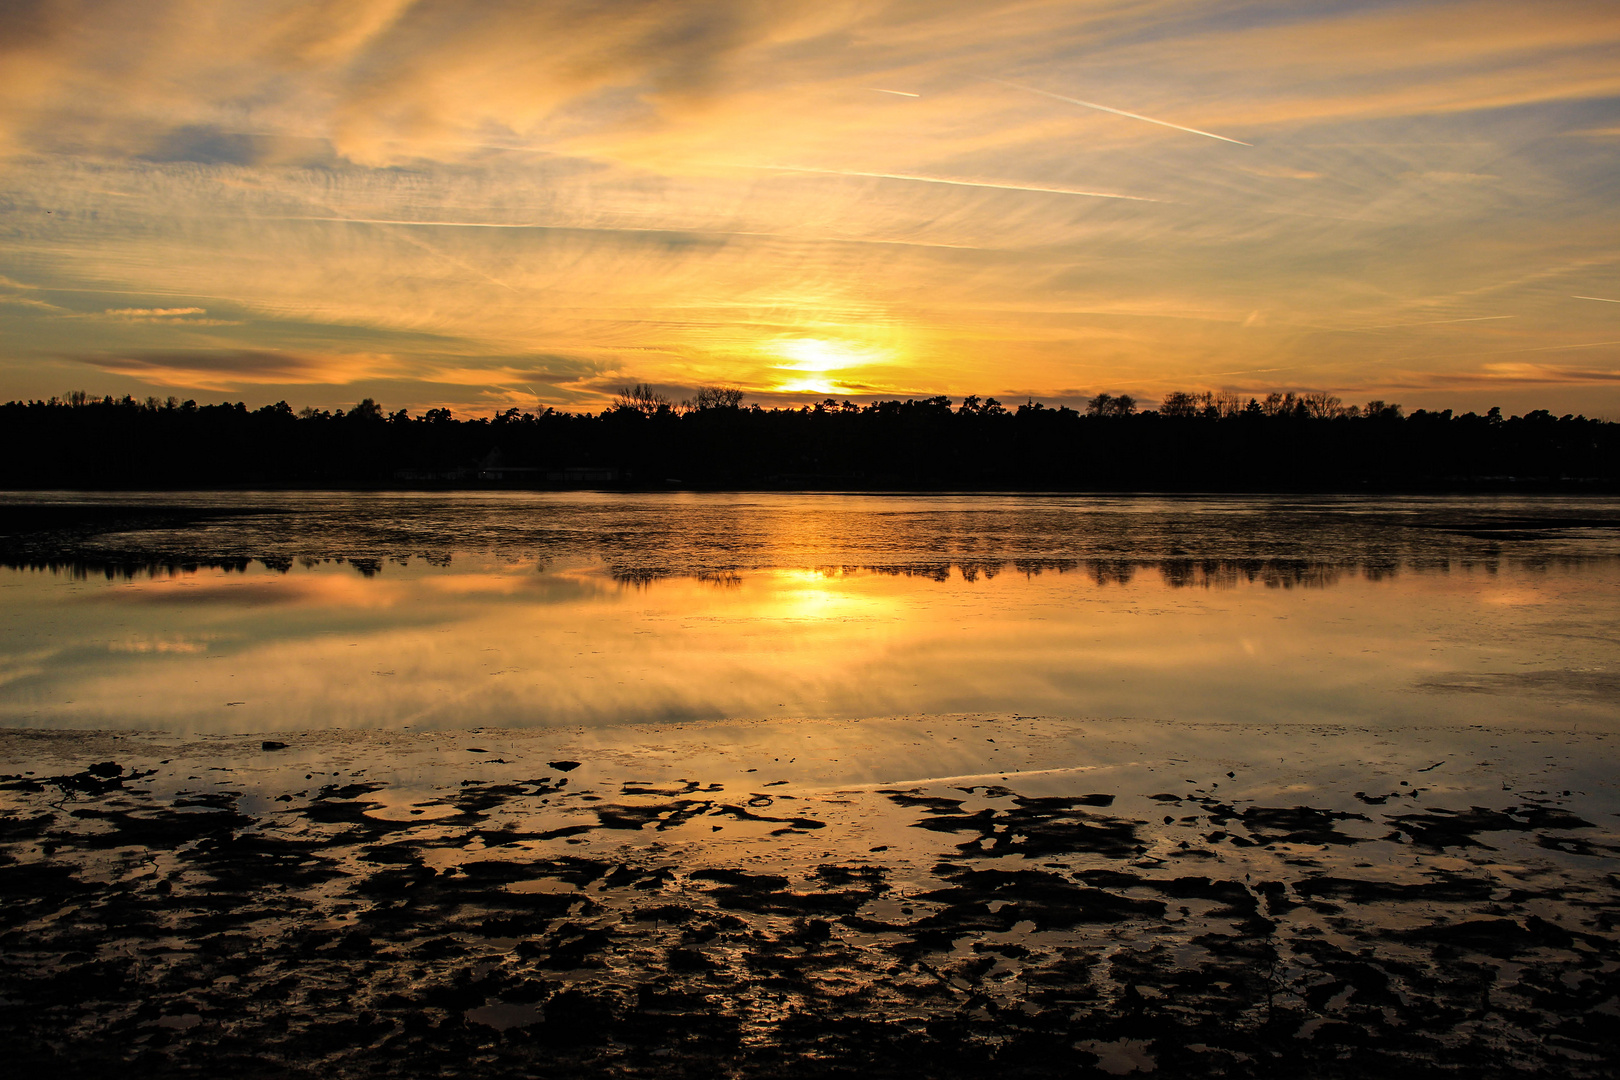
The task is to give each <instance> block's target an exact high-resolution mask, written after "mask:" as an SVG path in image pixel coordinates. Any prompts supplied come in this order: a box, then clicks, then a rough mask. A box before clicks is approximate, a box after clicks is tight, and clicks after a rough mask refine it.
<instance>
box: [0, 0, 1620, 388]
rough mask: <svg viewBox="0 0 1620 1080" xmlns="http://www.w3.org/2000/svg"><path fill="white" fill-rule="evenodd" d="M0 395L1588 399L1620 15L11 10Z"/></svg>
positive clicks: (1618, 248)
mask: <svg viewBox="0 0 1620 1080" xmlns="http://www.w3.org/2000/svg"><path fill="white" fill-rule="evenodd" d="M0 236H3V240H0V399H12V398H31V397H49V396H51V395H59V394H64V393H66V392H67V391H69V390H74V389H80V388H82V389H86V390H89V391H91V392H92V393H96V394H102V393H112V394H115V395H122V394H126V393H128V394H133V395H135V396H137V397H145V396H147V395H156V396H158V397H167V396H168V395H171V394H173V395H177V396H180V397H194V398H197V399H198V400H200V401H219V400H224V399H227V398H228V399H230V400H233V401H234V400H244V401H246V402H247V403H248V404H249V405H250V406H253V407H256V406H258V405H262V404H265V403H268V402H273V401H276V400H278V399H286V400H287V401H289V402H290V403H292V405H293V406H294V407H295V408H298V407H301V406H304V405H314V406H320V407H327V408H332V407H338V406H344V407H346V406H348V405H350V404H352V403H353V402H355V401H357V400H359V399H360V398H361V397H368V396H369V397H373V398H376V399H378V400H379V401H381V402H382V403H383V404H384V406H385V407H388V408H390V409H394V408H400V407H407V408H410V409H411V410H413V411H418V410H420V409H424V408H428V407H432V406H440V405H447V406H449V407H451V408H453V409H455V410H456V411H457V412H458V414H468V413H470V414H473V415H488V414H489V413H490V412H491V411H494V410H498V409H505V408H508V407H511V406H518V407H521V408H524V409H533V408H535V407H536V406H537V405H553V406H556V407H559V408H566V409H574V410H579V409H587V408H589V409H596V408H600V407H601V406H602V405H603V404H604V403H605V402H606V401H608V400H609V399H611V397H612V395H613V393H614V392H615V391H616V390H618V389H619V388H620V387H623V386H625V385H627V384H630V383H636V382H648V383H652V384H654V385H655V386H657V387H658V388H659V389H660V390H662V391H664V392H665V393H668V394H669V395H670V396H671V397H673V398H676V399H677V400H678V399H680V398H682V397H686V396H690V395H691V393H692V391H693V390H694V388H696V387H698V386H702V385H716V384H725V385H732V386H737V387H740V388H742V389H743V390H744V391H746V393H747V398H748V400H750V401H759V402H761V403H764V404H767V405H769V404H773V403H798V402H803V401H808V400H814V399H818V398H821V397H825V396H829V395H831V396H837V397H839V398H845V397H850V398H855V399H857V400H860V399H865V398H870V397H873V396H884V397H894V396H917V395H930V394H948V395H951V396H953V397H957V398H959V397H961V396H963V395H965V394H979V395H995V396H997V397H1000V398H1002V399H1003V400H1004V401H1014V400H1016V401H1022V400H1024V398H1026V397H1029V396H1033V397H1036V398H1039V399H1042V400H1045V401H1047V402H1048V403H1054V404H1055V403H1058V402H1064V403H1068V404H1076V403H1078V402H1080V401H1082V400H1083V399H1084V398H1086V397H1088V396H1090V395H1092V394H1095V393H1098V392H1100V391H1108V392H1114V393H1118V392H1128V393H1132V394H1135V395H1137V396H1139V397H1142V398H1146V399H1149V400H1156V399H1157V398H1158V397H1159V396H1160V395H1161V394H1163V393H1164V392H1166V391H1168V390H1177V389H1186V390H1205V389H1208V390H1227V391H1234V392H1237V393H1240V394H1243V395H1245V396H1247V395H1249V394H1253V393H1260V394H1263V393H1264V392H1265V391H1267V390H1271V389H1280V390H1290V389H1291V390H1297V391H1306V390H1326V391H1332V392H1335V393H1338V394H1340V395H1341V396H1343V397H1344V399H1345V400H1346V401H1347V402H1351V401H1353V402H1358V403H1359V402H1364V401H1366V400H1367V399H1369V398H1384V399H1387V400H1391V401H1400V402H1402V403H1404V404H1405V405H1406V406H1407V407H1408V408H1409V409H1410V408H1414V407H1418V406H1424V407H1430V408H1442V407H1452V408H1457V409H1459V410H1461V409H1479V410H1483V409H1485V408H1488V407H1489V406H1491V405H1501V406H1502V407H1503V408H1504V409H1505V410H1507V411H1509V412H1518V411H1524V410H1527V409H1532V408H1543V407H1544V408H1550V409H1552V410H1553V411H1554V412H1558V413H1563V412H1584V413H1586V414H1588V415H1600V416H1607V417H1610V418H1620V4H1616V3H1614V2H1613V0H1601V2H1593V3H1573V2H1564V0H1551V2H1545V3H1538V4H1526V3H1523V2H1510V3H1482V2H1472V0H1460V2H1449V3H1439V2H1436V3H1423V2H1416V0H1401V2H1398V3H1396V2H1391V3H1373V2H1360V3H1356V2H1332V0H1322V2H1313V3H1300V2H1298V0H1294V2H1272V3H1266V2H1253V3H1245V2H1231V3H1213V2H1193V0H1064V2H1044V0H977V2H956V0H926V2H924V0H896V2H889V3H881V2H870V3H858V2H840V0H530V2H518V0H138V2H137V0H10V2H7V3H4V4H0Z"/></svg>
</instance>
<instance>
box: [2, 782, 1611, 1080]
mask: <svg viewBox="0 0 1620 1080" xmlns="http://www.w3.org/2000/svg"><path fill="white" fill-rule="evenodd" d="M182 764H184V763H176V764H175V765H174V766H173V768H174V769H175V770H177V771H176V772H175V773H173V774H172V775H171V774H167V773H160V774H157V775H155V776H154V773H152V772H146V773H137V772H135V771H132V770H130V769H128V768H126V767H124V766H123V765H120V764H119V763H117V762H91V763H90V764H89V765H87V766H86V767H84V768H81V769H75V770H71V771H67V772H64V773H63V774H62V775H60V776H53V777H49V778H35V777H31V776H27V775H13V776H9V777H7V778H4V779H3V780H0V790H3V791H4V793H5V795H6V797H7V799H8V800H9V801H8V803H7V807H8V809H7V810H6V811H5V812H4V813H3V814H0V894H3V895H4V897H5V903H4V904H3V905H0V1036H3V1037H4V1039H5V1044H6V1046H7V1048H8V1055H9V1058H10V1061H9V1063H8V1064H9V1066H10V1072H11V1074H12V1075H18V1076H44V1075H59V1076H79V1075H108V1076H121V1077H158V1076H161V1077H164V1078H165V1080H167V1078H170V1077H174V1076H186V1075H210V1076H215V1075H236V1076H241V1077H244V1078H258V1077H285V1076H294V1075H321V1076H330V1077H335V1078H339V1080H346V1078H349V1077H356V1078H358V1077H373V1076H385V1077H386V1076H447V1075H478V1076H491V1077H508V1076H511V1077H518V1076H522V1077H535V1076H542V1077H649V1078H651V1077H659V1078H664V1077H676V1078H680V1077H694V1078H695V1077H704V1078H709V1077H714V1076H730V1077H775V1076H794V1077H798V1076H835V1075H837V1076H849V1075H856V1074H859V1075H862V1076H871V1077H901V1076H904V1077H908V1078H911V1077H947V1078H955V1077H980V1076H1006V1077H1046V1076H1051V1075H1057V1074H1062V1075H1072V1076H1077V1077H1092V1078H1096V1077H1103V1076H1110V1075H1121V1074H1123V1073H1125V1072H1126V1071H1129V1070H1136V1071H1139V1072H1140V1071H1143V1070H1152V1072H1153V1074H1154V1075H1167V1076H1168V1075H1185V1076H1219V1075H1227V1076H1275V1077H1284V1076H1287V1077H1292V1076H1324V1077H1374V1076H1377V1077H1382V1076H1386V1075H1388V1076H1406V1075H1428V1074H1433V1073H1436V1072H1437V1071H1443V1070H1451V1071H1455V1072H1457V1073H1458V1074H1459V1075H1468V1076H1481V1077H1492V1078H1495V1077H1504V1078H1505V1077H1528V1076H1560V1077H1578V1078H1588V1077H1590V1078H1596V1077H1604V1076H1609V1075H1613V1070H1614V1066H1615V1064H1616V1063H1617V1062H1620V1044H1617V1038H1620V1025H1616V1024H1614V1023H1613V1018H1614V1012H1615V1002H1616V1001H1617V1000H1620V974H1617V973H1620V935H1617V930H1616V928H1617V925H1620V900H1617V899H1616V897H1617V895H1620V891H1617V888H1616V882H1620V876H1616V874H1617V870H1620V865H1617V862H1616V860H1615V858H1614V856H1613V854H1612V852H1610V851H1608V850H1606V845H1609V844H1612V843H1613V841H1614V838H1613V836H1612V834H1611V833H1609V832H1606V831H1604V830H1603V829H1602V828H1600V827H1599V826H1596V825H1594V824H1592V823H1591V822H1589V821H1588V820H1587V819H1586V818H1584V817H1581V816H1580V815H1577V814H1575V813H1574V812H1573V811H1571V810H1569V809H1567V808H1565V807H1562V806H1560V805H1556V804H1555V803H1553V802H1551V801H1549V802H1546V803H1526V804H1523V805H1518V806H1508V807H1505V808H1502V809H1489V808H1483V809H1482V808H1467V809H1451V810H1446V809H1437V808H1428V809H1425V810H1423V811H1421V812H1413V811H1411V809H1410V808H1411V803H1410V802H1407V801H1405V800H1402V801H1400V802H1398V803H1396V804H1395V806H1394V807H1392V808H1391V809H1389V810H1387V811H1386V810H1385V809H1384V808H1383V807H1381V806H1379V805H1372V804H1368V803H1366V802H1365V801H1364V802H1363V804H1362V805H1363V806H1365V807H1366V812H1365V813H1347V812H1344V811H1339V810H1334V809H1328V808H1321V807H1311V806H1296V807H1259V806H1252V805H1250V806H1244V805H1242V804H1241V802H1238V803H1236V804H1233V803H1227V802H1218V801H1215V800H1213V799H1209V798H1207V797H1204V796H1201V795H1177V796H1173V797H1171V798H1166V799H1161V800H1158V803H1157V804H1156V805H1155V804H1154V803H1153V802H1152V801H1150V800H1149V799H1139V800H1138V801H1137V802H1136V803H1135V805H1136V806H1139V807H1152V808H1153V810H1154V813H1155V814H1158V815H1159V816H1167V817H1168V818H1169V820H1168V821H1164V822H1160V821H1158V820H1148V819H1146V818H1144V819H1138V818H1135V817H1131V816H1128V815H1124V814H1116V813H1114V812H1113V807H1114V806H1115V805H1117V804H1118V802H1119V801H1121V800H1116V799H1115V798H1113V797H1111V796H1101V795H1096V794H1083V795H1074V796H1051V795H1041V796H1034V795H1026V794H1023V793H1020V792H1018V791H1016V790H1014V789H1012V788H1007V787H984V786H979V787H975V788H969V789H956V788H916V789H908V790H904V791H902V790H897V789H891V790H885V791H881V792H873V793H853V794H852V793H849V792H841V793H840V795H839V798H838V799H832V798H826V799H822V800H819V801H818V800H817V799H816V798H814V797H812V794H813V793H805V792H794V791H792V790H789V791H783V792H776V793H774V794H772V795H769V796H767V795H760V794H757V793H746V797H745V794H744V793H738V794H727V793H725V792H724V790H723V787H722V785H719V784H712V783H707V782H702V781H693V780H682V781H679V782H676V783H654V782H645V783H642V782H626V783H623V784H618V785H615V787H614V788H613V789H612V790H615V791H616V792H617V794H616V795H615V796H614V797H613V798H612V799H606V798H602V797H600V796H597V795H595V794H592V793H591V791H590V789H589V788H583V789H581V788H576V787H574V786H570V785H568V784H567V783H566V779H567V778H557V779H553V778H552V777H551V776H546V777H541V778H538V779H535V780H530V781H520V782H493V781H469V782H467V783H460V782H457V783H455V784H453V785H448V784H447V785H444V786H443V787H444V790H442V791H440V792H439V793H438V794H437V795H436V796H435V797H434V798H433V799H431V800H423V799H421V798H420V797H418V796H412V795H407V794H404V793H401V792H396V791H394V790H392V789H391V788H390V786H389V785H388V784H386V783H384V782H381V781H377V780H362V779H345V780H344V781H343V782H341V783H334V784H330V785H323V786H319V787H314V786H312V787H311V788H310V789H309V790H308V791H305V792H301V793H299V794H297V795H289V796H288V797H287V800H286V801H278V800H277V799H268V798H255V797H254V796H253V793H252V792H251V791H248V790H247V789H246V786H245V785H241V786H243V788H244V790H243V791H242V792H241V793H238V792H237V791H236V788H237V787H238V786H239V785H236V784H234V783H233V784H231V785H228V787H229V788H230V790H225V789H223V788H216V789H205V790H191V789H190V788H188V784H187V782H186V781H185V780H184V777H185V776H187V775H190V774H188V773H187V772H186V771H185V770H184V769H182V768H181V765H182ZM555 766H556V763H553V771H554V772H557V771H560V770H558V769H557V768H556V767H555ZM189 767H190V769H191V772H192V773H200V770H199V769H198V768H197V767H196V766H195V765H191V766H189ZM351 771H352V770H351ZM383 773H384V770H382V769H380V768H378V769H374V770H373V771H372V772H371V773H368V774H367V775H381V774H383ZM347 775H348V774H347V773H346V774H345V776H346V777H347ZM520 775H521V774H520ZM153 779H156V780H160V781H161V780H165V779H169V780H173V781H175V782H174V783H172V784H170V785H169V786H168V787H160V786H157V785H154V784H151V783H148V781H149V780H153ZM160 791H168V792H170V793H169V794H159V792H160ZM773 791H774V789H773ZM1345 798H1346V799H1347V800H1348V799H1349V798H1350V796H1349V795H1348V794H1347V795H1346V796H1345ZM413 799H415V801H414V802H413V801H412V800H413ZM1121 799H1123V796H1122V797H1121ZM424 805H430V806H431V808H432V809H433V810H434V814H433V816H432V818H431V820H429V819H427V818H425V817H419V818H412V817H410V816H409V813H408V810H405V809H402V808H409V807H420V806H424ZM254 807H269V808H270V809H262V810H261V809H253V808H254ZM784 807H793V808H794V810H792V811H791V812H784V811H783V808H784ZM801 808H802V809H801ZM1165 809H1173V810H1175V813H1172V814H1168V815H1164V814H1162V811H1163V810H1165ZM385 812H387V813H393V814H396V815H399V816H400V817H401V819H400V820H394V819H392V818H388V817H383V816H379V815H382V814H384V813H385ZM875 819H881V820H882V821H884V822H886V823H887V824H888V825H890V826H893V829H892V832H891V833H890V835H891V836H892V835H894V834H895V833H899V834H905V835H906V836H907V837H908V840H907V843H904V844H902V843H899V842H896V841H892V840H891V842H890V843H889V844H883V845H877V846H874V845H872V844H871V842H870V838H869V834H868V833H866V832H863V831H861V830H863V829H866V828H868V827H870V825H871V822H872V821H873V820H875ZM863 823H864V824H863ZM716 826H720V827H721V831H719V832H716V831H715V828H716ZM739 829H746V830H748V832H747V835H746V836H745V837H742V838H740V839H734V840H732V839H727V837H728V836H729V835H730V834H731V832H732V830H739ZM1485 839H1488V840H1489V841H1490V842H1491V844H1493V845H1496V846H1501V847H1507V846H1513V855H1512V858H1511V859H1509V858H1505V857H1504V858H1501V859H1496V858H1493V857H1491V853H1490V850H1489V849H1488V848H1486V847H1485V846H1483V841H1484V840H1485ZM1575 839H1580V840H1582V841H1583V842H1584V843H1586V845H1587V848H1586V849H1585V851H1584V853H1573V852H1572V851H1571V850H1570V849H1569V848H1567V847H1564V846H1558V845H1565V844H1568V843H1571V842H1572V841H1573V840H1575ZM1239 841H1241V843H1239ZM581 845H585V846H581ZM1515 845H1516V846H1515ZM1549 845H1552V846H1549ZM1194 851H1196V852H1198V853H1199V858H1198V859H1197V861H1196V862H1194V863H1188V862H1186V861H1185V860H1186V859H1188V858H1190V857H1191V856H1190V854H1189V853H1190V852H1194ZM1450 851H1455V852H1457V853H1458V854H1447V852H1450ZM1307 852H1308V853H1309V857H1306V855H1305V853H1307ZM1462 856H1466V858H1465V857H1462ZM1543 857H1544V858H1543ZM1555 857H1556V859H1555ZM1538 859H1540V861H1537V860H1538ZM1558 860H1562V861H1558Z"/></svg>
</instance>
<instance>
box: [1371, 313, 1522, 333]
mask: <svg viewBox="0 0 1620 1080" xmlns="http://www.w3.org/2000/svg"><path fill="white" fill-rule="evenodd" d="M1517 318H1518V316H1517V315H1471V316H1469V317H1468V318H1466V319H1431V320H1429V321H1428V322H1397V323H1383V324H1381V325H1379V326H1367V327H1362V329H1364V330H1398V329H1400V328H1402V327H1406V326H1444V325H1446V324H1448V323H1465V322H1490V321H1492V320H1493V319H1517Z"/></svg>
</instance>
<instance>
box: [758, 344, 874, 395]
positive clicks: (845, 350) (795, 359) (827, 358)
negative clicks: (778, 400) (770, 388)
mask: <svg viewBox="0 0 1620 1080" xmlns="http://www.w3.org/2000/svg"><path fill="white" fill-rule="evenodd" d="M771 349H772V351H773V352H775V353H776V354H777V355H778V356H780V357H782V358H783V359H784V360H786V361H787V363H783V364H778V365H777V367H778V369H779V370H781V371H782V372H783V378H782V381H781V382H780V383H779V384H778V386H777V389H778V390H782V391H786V392H787V393H810V394H837V393H846V392H849V390H850V388H849V387H848V386H847V385H846V384H845V383H844V382H843V380H841V379H839V378H837V377H836V376H835V375H834V373H835V372H843V371H847V370H848V369H850V368H859V367H862V366H865V365H868V364H872V363H875V362H877V361H878V360H879V359H881V358H880V357H879V356H878V354H877V352H876V350H874V349H870V348H865V347H863V346H860V345H855V344H853V343H851V342H848V341H837V340H833V339H830V338H784V339H782V340H779V341H777V342H775V343H774V344H773V345H772V347H771Z"/></svg>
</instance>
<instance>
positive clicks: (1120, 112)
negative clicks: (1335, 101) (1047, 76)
mask: <svg viewBox="0 0 1620 1080" xmlns="http://www.w3.org/2000/svg"><path fill="white" fill-rule="evenodd" d="M990 81H991V82H995V83H1000V84H1001V85H1002V86H1010V87H1012V88H1013V89H1014V90H1026V91H1028V92H1029V93H1031V94H1039V95H1041V96H1042V97H1049V98H1052V99H1053V100H1054V101H1066V102H1068V103H1069V104H1070V105H1081V106H1084V107H1085V108H1087V109H1096V110H1097V111H1098V112H1105V113H1113V114H1114V115H1115V116H1128V117H1130V118H1131V119H1132V120H1146V121H1147V122H1148V123H1150V124H1158V125H1159V126H1160V127H1167V128H1175V129H1176V130H1177V131H1185V132H1188V133H1190V134H1193V135H1202V136H1204V137H1205V138H1206V139H1219V140H1221V142H1229V143H1237V144H1238V145H1239V146H1253V145H1254V143H1246V142H1244V141H1243V140H1242V139H1228V138H1227V137H1226V136H1225V135H1217V134H1215V133H1214V132H1213V131H1200V130H1199V129H1197V128H1190V127H1182V126H1181V125H1180V124H1172V123H1171V122H1170V121H1168V120H1155V119H1153V117H1151V116H1143V115H1142V114H1141V113H1133V112H1126V111H1125V110H1124V109H1110V108H1109V107H1108V106H1107V105H1098V104H1097V103H1096V102H1095V101H1081V100H1080V99H1079V98H1072V97H1064V96H1063V95H1062V94H1054V93H1052V92H1051V91H1049V90H1037V89H1036V88H1035V87H1033V86H1022V85H1020V84H1018V83H1014V82H1008V81H1007V80H1006V79H991V80H990Z"/></svg>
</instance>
